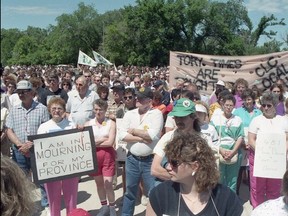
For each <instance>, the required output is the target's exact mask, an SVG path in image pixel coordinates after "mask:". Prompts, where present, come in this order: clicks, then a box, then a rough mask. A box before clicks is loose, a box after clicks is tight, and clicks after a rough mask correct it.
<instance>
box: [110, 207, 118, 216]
mask: <svg viewBox="0 0 288 216" xmlns="http://www.w3.org/2000/svg"><path fill="white" fill-rule="evenodd" d="M110 216H117V214H116V210H115V207H114V206H110Z"/></svg>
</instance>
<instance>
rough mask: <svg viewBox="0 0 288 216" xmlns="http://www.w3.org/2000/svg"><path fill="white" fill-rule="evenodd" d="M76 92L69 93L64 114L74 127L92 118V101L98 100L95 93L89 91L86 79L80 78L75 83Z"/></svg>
mask: <svg viewBox="0 0 288 216" xmlns="http://www.w3.org/2000/svg"><path fill="white" fill-rule="evenodd" d="M75 85H76V90H74V91H73V93H71V95H70V96H69V99H68V101H67V104H66V113H67V116H68V118H69V119H71V120H72V121H73V122H74V123H75V124H76V125H84V123H85V122H86V121H88V120H89V119H91V118H94V116H95V115H94V112H93V101H95V100H96V99H98V98H99V96H98V94H97V93H96V92H95V91H91V90H89V86H88V82H87V79H86V78H85V77H84V76H80V77H78V78H77V79H76V81H75Z"/></svg>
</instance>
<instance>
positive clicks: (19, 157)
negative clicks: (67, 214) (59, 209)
mask: <svg viewBox="0 0 288 216" xmlns="http://www.w3.org/2000/svg"><path fill="white" fill-rule="evenodd" d="M12 150H13V153H12V159H13V160H14V161H15V162H16V163H17V164H18V166H19V167H20V168H21V169H22V170H23V171H24V173H25V174H26V175H28V174H29V172H30V170H31V163H30V158H29V157H25V156H24V155H23V154H22V153H21V152H19V150H18V149H17V148H16V146H15V145H12ZM39 187H40V192H41V206H42V207H47V206H49V203H48V199H47V194H46V191H45V188H44V185H43V184H40V185H39Z"/></svg>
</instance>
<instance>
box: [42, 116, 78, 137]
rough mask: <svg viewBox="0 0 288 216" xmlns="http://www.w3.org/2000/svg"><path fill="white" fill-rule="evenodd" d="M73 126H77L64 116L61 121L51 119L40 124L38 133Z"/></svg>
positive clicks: (66, 128)
mask: <svg viewBox="0 0 288 216" xmlns="http://www.w3.org/2000/svg"><path fill="white" fill-rule="evenodd" d="M73 128H75V125H74V124H73V122H72V121H69V120H68V119H66V118H64V119H63V120H62V121H61V122H58V123H57V122H55V121H53V120H52V119H50V120H49V121H47V122H44V123H43V124H41V125H40V126H39V128H38V131H37V134H46V133H51V132H56V131H62V130H69V129H73Z"/></svg>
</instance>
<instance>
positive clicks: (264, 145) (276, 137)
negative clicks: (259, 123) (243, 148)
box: [254, 133, 286, 179]
mask: <svg viewBox="0 0 288 216" xmlns="http://www.w3.org/2000/svg"><path fill="white" fill-rule="evenodd" d="M285 171H286V136H285V134H284V133H283V134H280V133H265V134H264V133H259V134H257V140H256V149H255V159H254V176H256V177H262V178H275V179H282V177H283V175H284V173H285Z"/></svg>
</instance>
